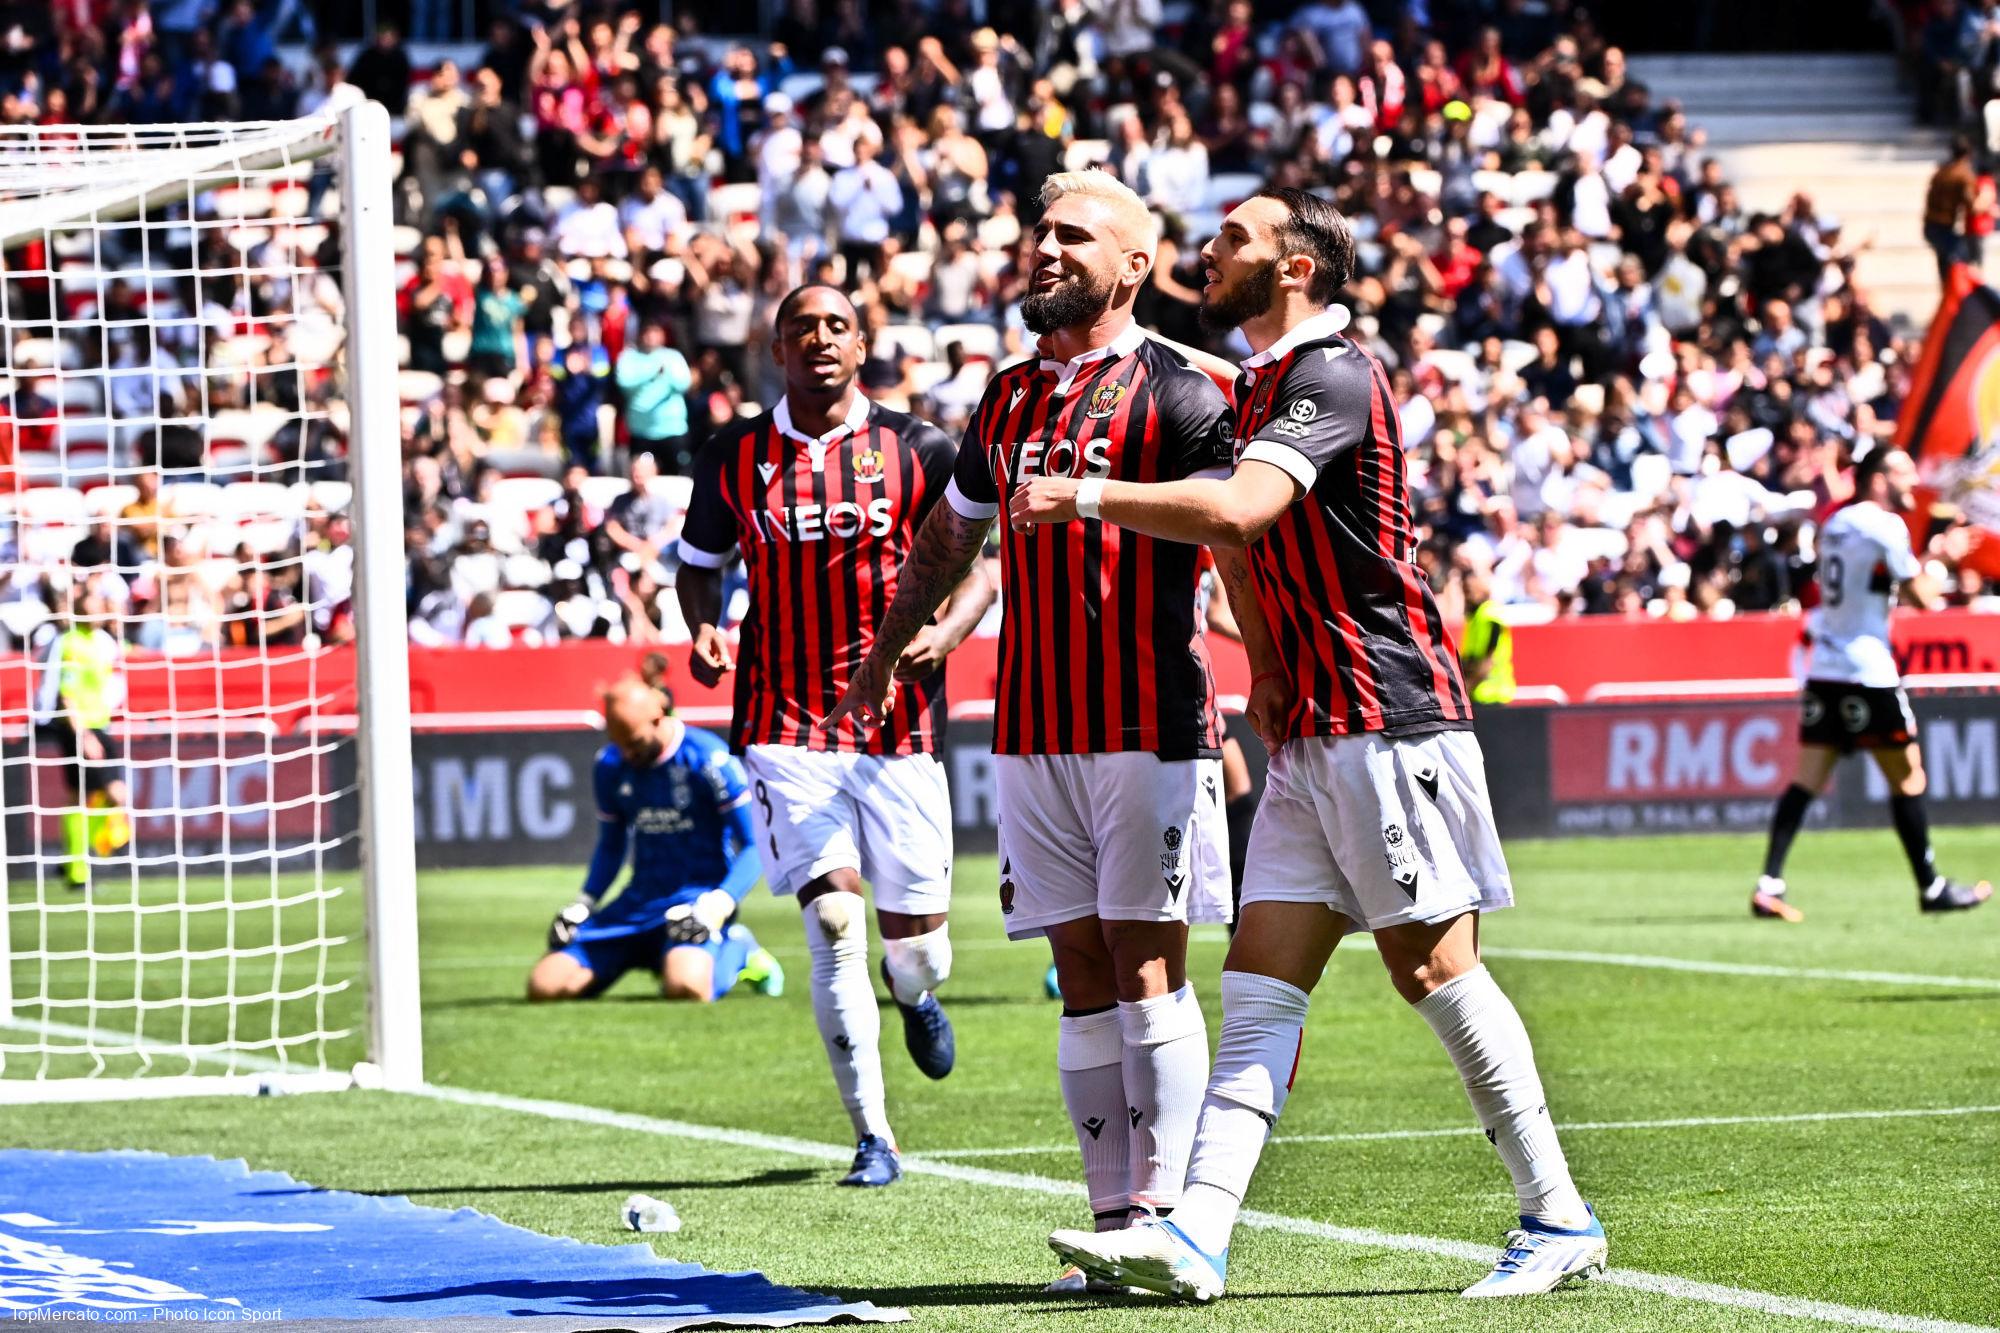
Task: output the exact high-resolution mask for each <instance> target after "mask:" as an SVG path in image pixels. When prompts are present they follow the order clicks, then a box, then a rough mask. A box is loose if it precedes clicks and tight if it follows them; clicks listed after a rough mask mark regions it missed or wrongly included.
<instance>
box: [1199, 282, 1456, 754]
mask: <svg viewBox="0 0 2000 1333" xmlns="http://www.w3.org/2000/svg"><path fill="white" fill-rule="evenodd" d="M1345 316H1346V312H1345V311H1344V310H1336V311H1329V312H1327V313H1326V314H1324V315H1320V316H1316V317H1314V318H1312V319H1309V320H1306V321H1305V322H1304V323H1302V324H1300V325H1298V326H1297V327H1295V328H1293V329H1292V330H1291V332H1289V333H1287V334H1286V335H1285V336H1284V337H1283V338H1282V339H1280V340H1279V341H1278V342H1277V343H1275V344H1273V345H1272V346H1271V347H1270V348H1268V349H1267V350H1266V351H1264V352H1262V353H1260V354H1258V355H1257V356H1254V357H1251V358H1250V359H1249V360H1248V361H1245V362H1244V363H1243V377H1242V378H1241V379H1239V380H1238V381H1237V382H1236V438H1237V444H1236V456H1237V460H1238V462H1239V463H1240V462H1242V461H1243V460H1246V459H1255V460H1257V461H1259V462H1263V463H1269V464H1271V465H1272V466H1274V467H1278V468H1281V469H1283V470H1284V471H1285V472H1286V473H1287V474H1289V475H1290V476H1291V478H1292V479H1293V480H1294V481H1296V482H1297V483H1298V484H1299V485H1300V486H1301V487H1303V488H1304V490H1305V494H1304V495H1302V496H1300V497H1299V499H1298V502H1297V503H1295V504H1294V505H1292V506H1291V508H1289V509H1287V510H1286V511H1285V512H1284V514H1283V515H1281V516H1280V517H1279V519H1278V521H1277V523H1275V524H1274V525H1273V526H1272V527H1271V529H1270V531H1269V532H1267V533H1265V534H1264V536H1263V537H1261V538H1259V539H1258V540H1257V541H1256V542H1254V543H1252V545H1251V547H1250V550H1249V564H1250V574H1251V580H1252V582H1254V583H1255V584H1256V588H1257V602H1258V605H1259V606H1260V607H1261V608H1262V610H1263V612H1264V619H1265V620H1266V621H1267V622H1268V623H1269V625H1270V629H1271V635H1272V637H1273V639H1274V640H1275V641H1276V644H1277V648H1278V651H1279V653H1280V655H1281V656H1282V658H1283V660H1284V662H1285V667H1286V670H1287V672H1288V673H1289V674H1290V676H1291V685H1292V690H1293V695H1294V699H1295V702H1294V704H1293V707H1292V713H1291V716H1290V717H1289V718H1288V719H1286V721H1285V725H1284V734H1285V736H1286V737H1287V738H1290V737H1293V736H1341V735H1347V734H1350V733H1354V732H1365V731H1387V732H1390V733H1392V734H1396V733H1405V734H1407V733H1414V732H1422V731H1437V730H1446V729H1451V728H1458V727H1467V726H1470V725H1471V724H1472V705H1471V703H1470V701H1469V700H1468V699H1467V698H1466V693H1465V684H1464V682H1463V680H1461V679H1460V677H1459V672H1458V654H1457V653H1456V652H1454V651H1453V649H1452V647H1451V645H1450V643H1449V642H1448V641H1447V640H1446V638H1445V632H1444V618H1443V617H1442V616H1440V615H1439V614H1438V609H1437V602H1436V601H1435V600H1434V599H1433V598H1432V596H1431V589H1430V585H1429V584H1428V583H1427V582H1426V581H1425V580H1424V576H1423V573H1422V571H1420V570H1419V569H1418V568H1417V566H1416V564H1415V562H1414V560H1413V558H1412V557H1413V555H1414V553H1415V547H1416V537H1415V531H1414V529H1415V524H1414V521H1413V519H1412V517H1411V511H1410V491H1409V484H1408V480H1407V477H1406V475H1405V473H1404V468H1403V437H1402V428H1401V425H1400V424H1399V423H1398V421H1397V417H1396V408H1395V403H1394V402H1393V400H1392V399H1391V398H1390V394H1389V377H1388V376H1387V375H1386V374H1384V373H1383V370H1382V366H1381V364H1380V363H1379V362H1377V361H1376V360H1375V358H1374V357H1372V356H1370V355H1369V354H1368V353H1367V352H1365V351H1363V350H1362V348H1361V347H1360V346H1359V345H1358V344H1357V343H1355V342H1353V341H1352V340H1350V339H1348V338H1345V337H1342V336H1341V334H1340V330H1341V328H1342V327H1344V325H1345V323H1346V319H1345Z"/></svg>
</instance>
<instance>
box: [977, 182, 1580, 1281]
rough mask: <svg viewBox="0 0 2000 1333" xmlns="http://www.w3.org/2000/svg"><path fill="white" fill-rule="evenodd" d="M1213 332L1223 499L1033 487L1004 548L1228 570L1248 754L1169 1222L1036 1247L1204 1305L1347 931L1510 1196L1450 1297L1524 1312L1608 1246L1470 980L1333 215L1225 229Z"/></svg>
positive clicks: (1413, 633)
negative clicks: (1117, 536)
mask: <svg viewBox="0 0 2000 1333" xmlns="http://www.w3.org/2000/svg"><path fill="white" fill-rule="evenodd" d="M1202 258H1203V262H1204V264H1205V265H1206V266H1207V273H1208V282H1207V285H1206V286H1205V287H1204V289H1203V315H1204V318H1205V320H1206V321H1207V322H1208V323H1209V324H1210V326H1211V327H1213V328H1216V329H1228V328H1236V327H1240V328H1242V329H1243V331H1244V334H1245V336H1246V337H1247V338H1248V340H1249V342H1250V345H1251V347H1252V349H1253V350H1254V352H1255V355H1253V356H1251V357H1250V359H1249V360H1248V361H1246V362H1245V363H1244V365H1243V378H1242V379H1241V380H1239V381H1238V383H1237V388H1236V400H1235V401H1236V405H1235V409H1234V410H1235V422H1236V431H1235V434H1236V439H1237V445H1236V462H1235V469H1234V471H1233V472H1232V473H1231V475H1230V476H1229V477H1228V478H1227V479H1225V480H1207V479H1195V480H1188V481H1180V482H1173V483H1168V484H1159V485H1150V486H1146V485H1133V484H1132V483H1130V482H1128V481H1123V480H1109V479H1096V478H1092V479H1088V480H1084V481H1077V480H1073V479H1069V478H1064V479H1059V480H1058V479H1038V480H1036V481H1034V482H1031V483H1029V484H1028V485H1025V486H1022V487H1020V488H1018V489H1016V490H1015V491H1014V493H1013V496H1012V498H1011V501H1010V505H1009V512H1010V521H1011V523H1012V524H1013V526H1015V527H1016V529H1017V530H1038V531H1046V530H1047V528H1046V527H1044V526H1043V525H1049V524H1052V525H1054V526H1055V527H1056V529H1057V530H1060V529H1061V528H1062V526H1063V525H1065V524H1068V523H1072V522H1074V521H1075V516H1076V515H1077V514H1079V513H1095V514H1099V515H1101V516H1102V518H1103V521H1104V522H1105V523H1107V524H1113V523H1115V524H1117V525H1119V526H1120V527H1123V528H1126V529H1128V530H1130V531H1133V532H1145V533H1150V534H1152V535H1153V536H1155V537H1159V538H1162V539H1164V540H1168V541H1179V542H1206V543H1210V544H1212V545H1214V546H1216V547H1217V548H1218V549H1219V550H1221V549H1225V548H1227V549H1233V550H1235V551H1238V552H1241V553H1242V554H1243V555H1244V556H1247V565H1248V578H1247V586H1246V580H1245V570H1244V565H1245V563H1246V562H1245V561H1244V560H1239V559H1225V560H1224V561H1223V562H1222V569H1223V572H1224V578H1225V580H1226V581H1227V582H1228V584H1229V587H1230V592H1231V594H1232V598H1233V600H1234V602H1235V604H1236V606H1237V607H1238V609H1239V612H1241V611H1242V610H1243V609H1244V608H1246V607H1247V606H1249V605H1252V604H1254V605H1256V606H1257V607H1259V608H1260V610H1261V613H1262V614H1261V616H1247V617H1241V620H1242V627H1243V629H1244V631H1245V633H1244V639H1245V647H1246V648H1247V649H1248V651H1249V654H1250V660H1251V663H1252V666H1253V667H1254V669H1255V672H1256V674H1255V676H1254V678H1253V684H1252V687H1251V695H1250V702H1249V710H1248V711H1249V714H1250V717H1251V720H1252V722H1253V724H1254V725H1255V726H1256V727H1257V729H1258V731H1259V732H1260V734H1262V735H1263V737H1264V740H1265V744H1266V745H1267V746H1269V747H1270V750H1271V755H1272V757H1271V768H1270V776H1269V781H1268V785H1267V787H1266V790H1265V794H1264V800H1263V804H1262V805H1261V806H1260V807H1259V809H1258V811H1257V817H1256V823H1255V827H1254V828H1253V830H1252V832H1251V835H1250V848H1249V856H1248V868H1247V870H1246V872H1245V875H1244V881H1243V919H1242V921H1241V922H1240V923H1239V925H1238V928H1237V932H1236V937H1235V939H1234V940H1233V941H1232V943H1231V945H1230V950H1229V958H1228V962H1227V963H1226V964H1225V970H1224V972H1223V974H1222V1012H1223V1020H1222V1039H1221V1043H1220V1045H1219V1047H1218V1049H1217V1055H1216V1065H1215V1073H1214V1076H1213V1077H1212V1078H1211V1079H1210V1081H1209V1085H1208V1091H1207V1096H1206V1099H1205V1101H1204V1102H1203V1105H1202V1111H1201V1120H1200V1130H1199V1132H1198V1134H1197V1136H1196V1140H1195V1146H1194V1151H1193V1156H1192V1159H1191V1161H1190V1163H1189V1167H1188V1173H1187V1188H1186V1191H1185V1192H1184V1193H1183V1195H1182V1197H1181V1200H1180V1206H1179V1207H1178V1208H1176V1209H1175V1210H1174V1213H1173V1216H1172V1218H1171V1219H1164V1218H1158V1217H1147V1218H1142V1219H1141V1220H1139V1221H1138V1222H1136V1223H1135V1224H1134V1225H1133V1227H1131V1228H1130V1229H1128V1230H1126V1231H1124V1232H1121V1233H1119V1234H1117V1235H1110V1236H1106V1235H1095V1236H1093V1235H1091V1234H1089V1233H1086V1232H1079V1231H1059V1232H1057V1233H1056V1234H1055V1235H1053V1236H1051V1237H1050V1238H1049V1243H1050V1245H1051V1246H1052V1247H1053V1248H1054V1249H1055V1250H1056V1252H1057V1253H1058V1254H1060V1255H1063V1256H1064V1257H1066V1258H1068V1259H1070V1260H1071V1261H1072V1262H1074V1263H1076V1264H1078V1265H1080V1266H1081V1267H1082V1268H1083V1269H1084V1271H1086V1272H1087V1273H1090V1274H1091V1275H1092V1276H1094V1277H1097V1278H1099V1279H1102V1280H1114V1281H1119V1282H1125V1283H1130V1284H1133V1285H1137V1286H1141V1287H1146V1288H1149V1289H1152V1290H1156V1291H1162V1292H1166V1293H1168V1294H1171V1295H1175V1296H1179V1297H1183V1298H1186V1299H1192V1300H1211V1299H1213V1298H1215V1297H1216V1296H1219V1295H1221V1294H1222V1291H1223V1283H1224V1274H1225V1269H1226V1260H1227V1257H1228V1250H1229V1237H1230V1233H1231V1231H1232V1230H1233V1229H1234V1226H1235V1222H1236V1217H1237V1212H1238V1209H1239V1207H1240V1205H1241V1203H1242V1200H1243V1195H1244V1192H1245V1191H1246V1190H1247V1189H1248V1187H1249V1184H1250V1177H1251V1174H1252V1172H1253V1171H1254V1170H1255V1168H1256V1164H1257V1159H1258V1157H1259V1155H1260V1154H1261V1153H1262V1152H1263V1148H1264V1144H1265V1142H1266V1141H1267V1140H1268V1139H1269V1137H1270V1134H1271V1131H1272V1128H1273V1126H1274V1125H1275V1124H1276V1123H1277V1119H1278V1115H1279V1113H1280V1112H1281V1111H1282V1110H1283V1109H1284V1104H1285V1099H1286V1096H1287V1093H1288V1091H1289V1089H1290V1085H1291V1082H1292V1077H1293V1074H1294V1072H1295V1071H1296V1069H1297V1063H1298V1059H1299V1054H1300V1045H1301V1040H1302V1037H1303V1034H1304V1028H1305V1017H1306V1006H1307V998H1308V996H1309V995H1310V993H1311V991H1312V989H1313V987H1314V985H1315V984H1316V983H1317V982H1318V981H1319V978H1320V975H1321V974H1322V972H1323V971H1324V970H1325V968H1326V964H1327V962H1328V960H1329V959H1330V958H1331V956H1332V953H1333V949H1334V946H1335V945H1336V944H1337V943H1338V942H1339V941H1340V938H1341V936H1342V935H1344V934H1346V933H1348V932H1350V931H1362V930H1366V931H1369V932H1372V933H1373V935H1374V938H1375V947H1376V951H1377V952H1378V953H1379V954H1380V956H1381V958H1382V961H1383V963H1384V964H1386V965H1387V967H1388V971H1389V979H1390V983H1391V984H1392V985H1393V986H1394V987H1395V988H1396V991H1397V992H1398V993H1399V994H1400V995H1402V997H1403V998H1404V999H1405V1000H1407V1001H1408V1002H1409V1003H1410V1004H1411V1005H1412V1006H1413V1007H1414V1008H1415V1009H1416V1011H1417V1013H1418V1014H1419V1015H1421V1016H1422V1017H1423V1019H1424V1020H1425V1022H1427V1023H1429V1024H1430V1026H1431V1028H1432V1030H1433V1031H1435V1032H1436V1033H1437V1035H1438V1039H1439V1040H1440V1041H1441V1042H1442V1043H1443V1045H1444V1048H1445V1050H1446V1051H1447V1052H1448V1053H1449V1054H1450V1056H1451V1059H1452V1062H1453V1063H1454V1064H1455V1065H1456V1066H1457V1067H1458V1071H1459V1075H1460V1078H1461V1079H1462V1080H1463V1081H1464V1084H1465V1090H1466V1093H1467V1095H1468V1096H1469V1097H1470V1098H1471V1101H1472V1105H1473V1108H1474V1110H1475V1112H1476V1113H1477V1115H1478V1117H1479V1121H1480V1124H1481V1126H1482V1127H1483V1128H1484V1129H1485V1131H1486V1135H1487V1137H1488V1139H1490V1140H1491V1141H1492V1143H1493V1145H1494V1147H1495V1148H1497V1149H1498V1150H1499V1153H1500V1157H1501V1160H1502V1161H1503V1162H1504V1163H1505V1164H1506V1166H1507V1169H1508V1171H1509V1173H1510V1174H1511V1175H1512V1176H1513V1178H1514V1188H1515V1191H1516V1193H1517V1194H1518V1195H1519V1199H1520V1211H1521V1225H1520V1227H1519V1229H1517V1230H1515V1231H1513V1232H1511V1233H1509V1236H1508V1243H1507V1249H1506V1251H1505V1253H1504V1254H1503V1255H1502V1257H1501V1259H1500V1262H1499V1264H1498V1265H1497V1266H1496V1267H1495V1268H1494V1270H1493V1272H1492V1273H1491V1274H1489V1275H1488V1276H1487V1277H1486V1278H1484V1279H1482V1280H1481V1281H1480V1282H1478V1283H1476V1284H1475V1285H1474V1286H1472V1287H1471V1288H1469V1289H1468V1290H1467V1292H1466V1295H1468V1296H1502V1295H1525V1294H1531V1293H1538V1292H1544V1291H1548V1290H1550V1289H1552V1288H1554V1287H1555V1286H1557V1285H1558V1284H1559V1283H1561V1282H1563V1281H1565V1280H1567V1279H1570V1278H1573V1277H1581V1276H1587V1275H1590V1274H1593V1273H1595V1272H1598V1271H1601V1270H1602V1268H1603V1266H1604V1263H1605V1241H1604V1231H1603V1228H1602V1227H1601V1226H1600V1225H1599V1224H1598V1221H1597V1219H1596V1217H1595V1216H1594V1215H1593V1214H1592V1213H1591V1211H1590V1209H1589V1208H1588V1207H1587V1206H1586V1205H1585V1203H1584V1201H1583V1199H1582V1198H1581V1197H1579V1196H1578V1194H1577V1191H1576V1188H1575V1186H1574V1185H1573V1184H1571V1182H1570V1176H1569V1168H1568V1166H1567V1164H1566V1163H1565V1161H1564V1159H1563V1153H1562V1149H1561V1147H1560V1146H1559V1145H1558V1143H1557V1141H1556V1134H1555V1127H1554V1125H1553V1123H1552V1121H1551V1120H1550V1117H1549V1111H1548V1105H1547V1100H1546V1098H1544V1096H1543V1095H1542V1085H1541V1078H1540V1076H1539V1075H1538V1074H1537V1072H1536V1069H1535V1058H1534V1053H1533V1051H1532V1049H1531V1048H1530V1046H1529V1042H1528V1033H1527V1030H1526V1028H1524V1027H1523V1026H1522V1023H1521V1019H1520V1016H1519V1015H1518V1014H1516V1013H1515V1011H1514V1007H1513V1005H1512V1004H1510V1003H1509V1002H1508V1000H1507V997H1506V996H1505V995H1503V994H1502V993H1501V991H1500V988H1499V986H1498V984H1497V983H1495V981H1494V980H1493V977H1492V976H1491V975H1490V974H1489V973H1488V972H1487V970H1486V968H1485V967H1484V965H1483V964H1482V963H1481V961H1480V956H1479V917H1480V913H1481V912H1482V911H1490V910H1493V909H1495V908H1500V907H1505V906H1507V905H1508V904H1509V903H1511V902H1512V889H1511V886H1510V883H1509V880H1508V874H1507V866H1506V862H1505V860H1504V859H1503V857H1502V855H1501V852H1500V844H1499V839H1498V836H1497V835H1496V833H1495V831H1494V827H1493V816H1492V811H1491V807H1490V804H1489V801H1488V798H1487V791H1486V776H1485V769H1484V765H1483V762H1482V760H1481V757H1480V753H1479V745H1478V742H1477V741H1476V740H1475V739H1474V738H1473V735H1472V732H1471V730H1470V728H1471V707H1470V705H1469V704H1468V702H1467V700H1466V694H1465V687H1464V685H1463V683H1462V682H1461V681H1460V679H1459V675H1458V670H1457V665H1456V660H1455V658H1454V655H1453V654H1452V652H1451V649H1450V647H1449V645H1448V644H1447V642H1446V640H1445V635H1444V622H1443V619H1442V617H1440V616H1439V614H1438V610H1437V606H1436V604H1435V603H1434V602H1433V601H1432V600H1431V595H1430V588H1429V585H1428V584H1426V583H1425V581H1424V578H1423V576H1422V574H1421V572H1420V571H1418V569H1417V568H1416V566H1415V565H1414V563H1413V562H1412V560H1411V555H1412V550H1413V547H1414V539H1413V535H1412V527H1413V523H1412V518H1411V511H1410V501H1409V492H1408V489H1407V485H1406V483H1405V480H1404V475H1403V453H1402V440H1401V438H1400V429H1399V427H1398V424H1397V417H1396V410H1395V405H1394V403H1393V401H1392V400H1391V398H1390V393H1389V381H1388V377H1387V376H1386V375H1385V374H1384V373H1383V371H1382V367H1381V366H1380V365H1379V364H1377V363H1376V361H1375V360H1374V359H1373V358H1372V357H1370V356H1369V355H1368V353H1367V352H1365V351H1364V350H1363V349H1362V348H1361V346H1360V345H1359V344H1357V343H1355V342H1353V341H1352V340H1350V339H1348V338H1345V337H1343V336H1342V335H1341V332H1340V330H1341V329H1342V327H1343V326H1344V325H1345V322H1346V311H1345V310H1343V309H1339V308H1330V306H1331V302H1332V301H1333V298H1334V296H1335V294H1336V293H1338V292H1339V291H1340V289H1341V288H1342V287H1343V286H1345V285H1346V283H1347V281H1348V278H1349V277H1350V276H1351V274H1352V272H1353V265H1354V237H1353V233H1352V232H1351V231H1349V229H1348V226H1347V222H1346V220H1345V219H1344V218H1342V217H1341V216H1340V214H1339V213H1338V212H1337V211H1336V210H1335V209H1334V208H1333V206H1332V205H1330V204H1328V203H1327V202H1325V201H1324V200H1322V199H1319V198H1318V197H1316V196H1314V195H1311V194H1307V193H1305V192H1304V191H1299V190H1280V189H1273V190H1266V191H1264V192H1263V193H1261V194H1259V195H1257V196H1255V197H1254V198H1252V199H1250V200H1249V201H1247V202H1245V203H1244V204H1242V205H1241V206H1239V207H1238V208H1237V209H1236V210H1235V211H1234V212H1232V213H1231V214H1230V215H1229V217H1228V218H1227V219H1226V220H1225V221H1224V224H1223V227H1222V230H1221V232H1220V234H1219V235H1218V236H1217V237H1216V239H1215V240H1214V241H1212V242H1211V243H1210V244H1209V245H1208V247H1207V248H1205V249H1204V250H1203V252H1202Z"/></svg>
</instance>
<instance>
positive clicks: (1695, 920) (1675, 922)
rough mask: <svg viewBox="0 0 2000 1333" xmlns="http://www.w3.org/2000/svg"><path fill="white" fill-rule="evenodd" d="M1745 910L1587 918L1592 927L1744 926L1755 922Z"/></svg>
mask: <svg viewBox="0 0 2000 1333" xmlns="http://www.w3.org/2000/svg"><path fill="white" fill-rule="evenodd" d="M1755 920H1756V918H1755V917H1753V916H1751V915H1750V913H1749V911H1748V910H1747V909H1746V910H1744V911H1741V912H1730V913H1728V914H1726V915H1725V914H1722V913H1711V914H1709V915H1706V916H1594V917H1590V918H1588V923H1589V924H1590V925H1593V926H1745V925H1749V924H1750V923H1751V922H1753V921H1755Z"/></svg>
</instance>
